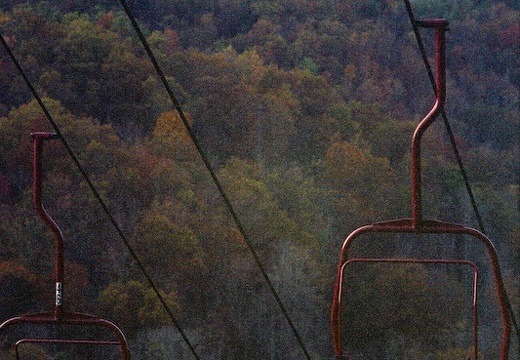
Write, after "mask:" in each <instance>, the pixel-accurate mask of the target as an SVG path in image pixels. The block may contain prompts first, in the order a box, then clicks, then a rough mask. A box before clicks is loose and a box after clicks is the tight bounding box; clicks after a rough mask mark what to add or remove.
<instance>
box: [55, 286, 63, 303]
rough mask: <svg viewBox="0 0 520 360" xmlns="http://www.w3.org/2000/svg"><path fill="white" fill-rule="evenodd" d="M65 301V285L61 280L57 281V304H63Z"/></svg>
mask: <svg viewBox="0 0 520 360" xmlns="http://www.w3.org/2000/svg"><path fill="white" fill-rule="evenodd" d="M62 301H63V287H62V285H61V283H60V282H57V283H56V305H61V303H62Z"/></svg>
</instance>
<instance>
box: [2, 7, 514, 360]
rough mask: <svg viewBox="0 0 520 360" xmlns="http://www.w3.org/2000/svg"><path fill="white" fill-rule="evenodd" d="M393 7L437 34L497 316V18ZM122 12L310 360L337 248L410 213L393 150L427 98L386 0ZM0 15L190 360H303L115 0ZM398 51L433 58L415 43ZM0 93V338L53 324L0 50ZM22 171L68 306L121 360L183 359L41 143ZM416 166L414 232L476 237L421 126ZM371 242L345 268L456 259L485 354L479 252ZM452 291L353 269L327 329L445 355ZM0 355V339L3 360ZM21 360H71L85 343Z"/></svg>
mask: <svg viewBox="0 0 520 360" xmlns="http://www.w3.org/2000/svg"><path fill="white" fill-rule="evenodd" d="M412 5H413V7H414V11H415V12H416V16H417V17H439V16H440V17H445V18H448V19H449V20H450V31H449V32H448V33H447V57H448V60H447V68H448V84H447V92H448V98H447V105H446V112H447V114H448V117H449V119H450V123H451V125H452V128H453V130H454V132H455V138H456V142H457V145H458V149H459V151H460V153H461V157H462V159H463V162H464V165H465V167H466V171H467V173H468V177H469V179H470V181H471V184H472V189H473V191H474V193H475V197H476V201H477V204H478V206H479V210H480V212H481V215H482V218H483V221H484V225H485V231H486V233H487V234H488V235H489V237H490V238H491V239H492V240H493V241H494V243H495V246H496V248H497V252H498V255H499V259H500V261H501V267H502V272H503V275H504V278H505V282H506V286H507V288H508V291H509V295H510V298H511V303H512V305H513V309H514V310H515V312H516V315H517V317H518V316H520V314H519V313H518V308H519V303H520V294H519V291H518V289H519V288H520V284H519V269H520V241H519V240H520V239H519V236H520V230H519V224H520V221H519V208H518V204H519V162H518V155H519V154H518V152H519V143H518V140H519V122H518V120H519V118H518V114H519V113H518V110H519V91H520V63H519V62H520V46H519V44H520V42H519V36H520V25H519V24H520V22H519V18H520V16H519V15H520V9H519V4H518V1H515V0H509V1H488V0H459V1H451V2H448V1H434V0H415V1H413V2H412ZM130 6H131V8H132V10H133V11H134V12H135V15H136V17H137V18H138V19H139V22H140V25H141V26H142V28H143V31H144V32H145V36H146V37H147V40H148V42H149V43H150V45H151V47H152V49H153V52H154V54H155V56H156V57H157V59H158V61H159V63H160V66H161V67H162V69H163V72H164V73H165V74H166V76H167V79H168V81H169V83H170V85H171V87H172V89H173V91H174V92H175V95H176V96H177V98H178V100H179V102H180V103H181V105H182V107H183V109H184V111H185V112H186V114H187V116H188V119H189V121H190V122H191V126H192V129H193V131H194V133H195V135H196V137H197V139H198V141H199V142H200V144H201V147H202V149H203V151H204V152H205V154H206V155H207V156H208V158H209V160H210V162H211V164H212V166H213V167H214V169H215V171H216V174H217V176H218V178H219V179H220V181H221V182H222V184H223V187H224V190H225V191H226V194H227V195H228V196H229V198H230V200H231V203H232V204H233V206H234V208H235V210H236V212H237V214H238V216H239V218H240V220H241V221H242V223H243V225H244V227H245V230H246V232H247V234H248V236H249V238H250V241H251V243H252V245H253V246H254V248H255V250H256V251H257V252H258V254H259V257H260V260H261V261H262V263H263V264H264V266H265V268H266V270H267V272H268V274H269V277H270V278H271V280H272V281H273V284H274V286H275V289H276V290H277V291H278V292H279V295H280V298H281V299H282V301H283V302H284V304H285V306H286V307H287V309H288V312H289V315H290V316H291V318H292V319H293V321H294V323H295V325H296V328H297V329H298V331H299V332H300V334H301V336H302V339H303V341H304V342H305V345H306V346H307V348H308V350H309V352H310V353H311V355H312V356H313V358H314V359H327V358H332V356H333V355H332V342H331V336H330V329H329V323H328V322H329V311H330V303H331V299H332V290H333V283H334V278H335V269H336V265H337V260H338V254H339V249H340V246H341V243H342V242H343V240H344V238H345V237H346V236H347V235H348V234H349V233H350V232H351V231H352V230H354V229H355V228H357V227H359V226H361V225H364V224H368V223H373V222H376V221H381V220H389V219H396V218H404V217H409V216H410V212H411V210H410V208H411V205H410V203H411V200H410V190H409V189H410V180H409V157H410V156H409V155H410V154H409V148H410V145H409V144H410V139H411V135H412V133H413V129H414V128H415V126H416V124H417V123H418V121H419V120H420V119H422V117H423V116H424V115H425V114H426V113H427V112H428V111H429V109H430V107H431V106H432V104H433V101H434V94H433V91H432V87H431V84H430V82H429V79H428V76H427V73H426V71H425V68H424V65H423V63H422V59H421V57H420V54H419V51H418V47H417V43H416V41H415V38H414V36H413V32H412V29H411V25H410V22H409V20H408V17H407V14H406V9H405V6H404V4H403V2H401V1H394V0H382V1H373V0H362V1H332V0H269V1H268V0H242V1H239V0H190V1H187V0H173V1H166V0H135V1H131V2H130ZM0 10H1V11H0V31H1V33H2V35H3V36H4V37H5V39H6V41H7V42H8V44H9V46H10V47H11V48H12V49H13V52H14V53H15V55H16V57H17V58H18V60H19V61H20V63H21V65H22V67H23V69H24V70H25V72H26V73H27V75H28V77H29V79H30V80H31V81H32V83H33V84H34V86H35V87H36V89H37V91H38V92H39V93H40V94H41V96H43V98H44V102H45V105H46V106H47V107H48V109H49V112H50V113H51V114H52V116H53V117H54V119H55V121H56V122H57V123H58V125H59V126H60V128H61V131H62V132H63V134H64V136H65V137H66V138H67V141H68V142H69V143H70V144H71V147H72V148H73V150H74V152H75V153H76V154H77V156H78V158H79V160H80V162H81V164H82V165H83V166H84V168H85V170H86V172H87V173H88V175H89V176H90V178H91V179H92V182H93V183H94V185H95V186H96V188H97V189H98V191H99V192H100V194H101V196H102V197H103V199H104V200H105V201H106V203H107V204H108V207H109V209H110V211H111V212H112V214H113V216H114V218H115V219H116V220H117V222H118V223H119V224H120V226H121V228H122V229H123V231H124V233H125V234H126V236H127V237H128V239H130V243H131V245H132V247H133V248H134V249H135V251H136V253H137V254H138V256H139V257H140V259H141V260H142V262H143V264H144V265H145V267H146V270H147V271H148V272H149V273H150V274H151V276H152V278H153V280H154V281H155V282H156V284H157V286H158V287H159V288H160V290H161V291H162V292H163V294H164V297H165V299H167V301H168V303H169V304H170V307H171V309H172V310H173V311H174V314H175V316H176V317H177V318H178V320H179V322H180V324H181V326H182V327H183V329H184V330H185V331H186V333H187V335H188V337H189V338H190V339H191V340H192V342H193V343H194V344H196V349H197V352H198V353H199V355H200V356H201V358H203V359H302V358H303V353H302V350H301V348H300V347H299V346H298V343H297V341H296V340H295V338H294V336H293V334H292V333H291V331H290V328H289V326H288V325H287V323H286V321H285V319H284V317H283V315H282V314H281V312H280V310H279V308H278V307H277V305H276V303H275V300H274V298H273V296H272V294H271V292H270V291H269V289H268V287H267V286H266V284H265V281H264V279H263V278H262V276H261V273H260V271H259V270H258V268H257V266H256V264H255V262H254V261H253V258H252V256H251V253H250V252H249V250H248V249H247V246H246V244H245V243H244V241H243V239H242V237H241V235H240V233H239V231H238V230H237V227H236V225H235V223H234V222H233V221H232V219H231V217H230V215H229V213H228V211H227V210H226V208H225V206H224V202H223V201H222V199H221V197H220V195H219V193H218V191H217V188H216V187H215V185H214V183H213V182H212V180H211V177H210V175H209V174H208V172H207V170H206V168H205V167H204V165H203V163H202V161H201V159H200V156H199V154H198V152H197V149H196V147H195V146H194V144H193V142H192V141H191V139H190V137H189V136H188V133H187V132H186V129H185V128H184V126H183V124H182V123H181V121H180V118H179V116H178V115H177V114H176V113H175V112H174V111H173V110H172V109H173V107H172V105H171V104H170V102H169V99H168V96H167V93H166V91H165V90H164V88H163V86H162V84H161V83H160V81H159V80H158V78H157V76H156V74H155V71H154V69H153V67H152V65H151V63H150V62H149V60H148V58H147V56H146V53H145V52H144V50H143V48H142V46H141V44H140V42H139V40H138V38H137V36H136V34H135V32H134V30H133V29H132V27H131V25H130V23H129V21H128V19H127V17H126V15H125V14H124V13H123V12H122V9H121V8H120V4H119V2H118V1H107V0H99V1H77V0H67V1H63V0H60V1H21V0H20V1H19V0H11V1H9V0H3V1H0ZM421 35H422V37H423V39H424V41H425V44H426V48H427V49H428V51H429V56H430V58H431V59H433V51H432V48H433V46H432V33H431V31H428V30H421ZM0 89H2V90H1V91H0V321H3V320H5V319H7V318H9V317H11V316H14V315H17V314H21V313H27V312H34V311H44V310H51V309H52V306H53V303H54V299H53V296H54V293H53V291H54V290H53V289H54V285H53V256H54V255H53V254H54V248H53V240H52V235H51V233H50V232H49V231H48V229H47V228H46V227H45V226H44V225H43V223H42V222H41V220H40V219H39V218H38V217H37V215H36V212H35V211H34V209H33V206H32V198H31V196H32V190H31V185H32V183H31V181H32V172H31V171H32V169H31V166H32V165H31V161H32V160H31V151H32V150H31V139H30V136H29V134H30V133H31V132H33V131H52V128H51V126H50V124H49V123H48V121H47V119H46V118H45V116H44V114H43V112H42V111H41V109H40V107H39V106H38V104H37V103H36V102H35V101H34V99H33V98H32V96H31V93H30V92H29V90H28V88H27V86H26V85H25V83H24V82H23V80H22V78H21V77H20V75H19V73H18V72H17V70H16V68H15V66H14V65H13V63H12V62H11V60H10V59H9V57H8V55H7V53H6V51H4V49H1V50H0ZM45 158H46V160H45V163H44V164H45V165H44V166H45V180H44V204H45V206H46V208H47V209H48V211H49V212H50V213H51V214H52V216H53V217H55V219H56V221H57V222H58V224H59V225H60V226H61V227H62V231H63V233H64V236H65V238H66V260H67V262H66V271H67V273H66V282H65V304H66V307H67V309H69V310H74V311H82V312H92V313H95V314H98V315H102V316H104V317H106V318H108V319H111V320H113V321H114V322H115V323H116V324H118V325H120V326H121V327H122V329H123V330H124V331H125V333H126V334H127V336H128V337H129V339H130V346H131V349H132V356H133V358H134V359H158V360H161V359H190V358H191V355H190V353H189V352H188V349H187V347H186V344H185V343H184V342H183V341H182V339H181V337H180V335H179V334H178V332H177V331H176V330H175V328H174V327H173V326H172V324H171V323H170V322H169V319H168V317H167V316H166V315H165V313H164V311H163V309H162V308H161V306H160V305H159V304H158V302H157V300H156V299H155V297H154V294H153V292H152V291H151V289H149V287H148V285H147V283H146V281H145V279H144V278H143V276H142V274H141V273H140V271H139V269H138V267H137V266H136V264H135V263H134V261H133V260H132V258H131V256H130V255H129V253H128V251H127V249H126V247H124V245H123V243H122V241H121V239H120V238H119V236H118V235H117V233H116V232H115V231H114V229H113V227H112V226H111V225H110V223H109V221H108V219H107V217H106V216H105V214H104V213H103V211H102V208H101V207H100V206H99V204H98V203H97V202H96V200H95V198H94V197H93V195H92V194H91V192H90V190H89V189H88V187H87V184H86V183H85V181H84V180H83V178H82V177H81V175H80V173H79V172H78V171H77V169H76V167H75V165H74V163H73V162H72V160H71V159H70V157H69V156H68V154H67V153H66V151H65V149H64V148H63V145H62V144H61V142H59V141H54V142H50V143H48V145H47V146H46V151H45ZM423 167H424V174H423V181H424V197H425V199H424V212H425V217H427V218H433V219H440V220H446V221H451V222H456V223H463V224H466V225H469V226H472V227H475V228H476V227H478V223H477V220H476V217H475V213H474V211H473V209H472V207H471V204H470V200H469V198H468V194H467V192H466V188H465V186H464V184H463V181H462V177H461V175H460V172H459V168H458V166H457V163H456V161H455V158H454V155H453V150H452V148H451V145H450V143H449V140H448V138H447V135H446V130H445V127H444V125H443V123H442V121H440V120H439V121H438V123H437V124H436V125H434V126H433V127H432V128H431V129H429V130H428V132H427V135H426V137H425V142H424V144H423ZM378 240H379V241H377V240H371V241H367V242H362V243H360V245H359V246H358V247H356V248H355V252H356V253H357V254H360V255H361V254H364V255H368V254H370V255H374V256H376V255H377V256H384V257H391V256H398V257H405V256H410V257H413V256H426V257H448V258H469V259H471V260H472V261H475V262H476V263H477V264H478V266H479V268H480V269H481V275H482V276H481V286H480V288H479V289H480V290H479V297H480V303H479V305H480V313H479V321H480V324H481V326H480V338H479V340H480V345H481V348H480V351H481V353H482V357H481V359H486V360H488V359H497V357H498V349H499V344H500V339H501V338H500V335H501V332H500V327H501V322H500V316H499V315H498V313H497V311H496V308H497V299H496V296H495V292H494V288H493V286H492V285H493V283H492V278H491V275H490V269H489V263H488V258H487V257H486V253H485V251H484V250H483V249H482V246H480V245H478V244H475V243H474V242H472V241H471V240H470V239H466V238H456V239H450V238H446V237H441V238H440V239H439V238H434V239H433V238H432V239H430V238H428V239H421V241H419V242H417V241H416V239H415V238H413V237H405V238H404V239H403V238H392V237H388V238H380V239H378ZM424 240H427V241H424ZM469 279H470V277H469V275H468V274H467V273H466V272H465V271H464V270H460V269H453V268H448V267H441V268H440V269H439V268H438V267H426V266H418V265H414V266H405V265H400V266H390V267H380V266H365V267H363V266H359V267H358V268H357V271H354V270H353V271H352V273H351V274H350V273H349V278H348V286H346V290H345V291H346V292H348V294H346V295H345V297H346V298H348V299H349V301H348V303H349V304H350V305H349V306H348V308H347V309H346V312H345V315H344V318H345V319H349V320H348V326H347V325H345V327H346V329H347V330H346V334H345V344H346V346H347V347H348V348H349V350H350V352H351V353H352V356H353V357H352V358H353V359H431V360H441V359H442V360H451V359H453V360H455V359H457V360H459V359H463V358H465V356H466V355H468V349H469V348H470V346H471V344H472V342H471V316H470V313H469V311H470V310H469V306H470V305H469V304H470V302H471V280H469ZM345 321H346V322H347V320H345ZM41 331H45V330H41ZM10 336H11V337H10ZM10 336H2V337H0V345H1V347H2V349H1V350H0V357H2V358H4V357H6V356H7V350H6V349H7V348H8V347H9V346H11V345H12V344H11V341H12V336H13V335H12V334H11V335H10ZM513 339H514V337H513ZM517 347H518V344H517V343H516V341H513V349H515V348H517ZM26 351H28V352H32V354H33V355H32V356H33V357H27V358H31V359H42V360H47V359H62V360H65V359H92V358H94V355H93V353H91V352H92V351H94V350H93V349H85V348H81V349H80V348H78V349H72V350H70V349H69V350H68V352H60V351H58V350H57V349H56V348H49V347H47V348H41V349H36V348H31V346H29V345H28V346H27V347H26ZM513 351H516V350H513ZM74 352H75V354H73V353H74ZM35 354H36V355H35ZM9 356H10V357H11V358H14V357H12V356H13V355H12V354H11V355H9Z"/></svg>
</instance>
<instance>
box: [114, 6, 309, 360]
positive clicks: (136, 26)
mask: <svg viewBox="0 0 520 360" xmlns="http://www.w3.org/2000/svg"><path fill="white" fill-rule="evenodd" d="M120 3H121V5H122V6H123V8H124V11H125V13H126V15H127V16H128V18H129V19H130V22H131V23H132V26H133V27H134V29H135V31H136V33H137V35H138V37H139V40H140V41H141V43H142V45H143V47H144V49H145V51H146V53H147V55H148V57H149V59H150V61H151V62H152V64H153V66H154V68H155V71H156V72H157V75H158V76H159V78H160V79H161V82H162V83H163V85H164V88H165V89H166V91H167V92H168V95H169V97H170V101H171V102H172V104H173V105H174V107H175V110H176V111H177V113H178V114H179V116H180V118H181V120H182V122H183V124H184V126H185V128H186V130H187V131H188V134H189V136H190V138H191V140H192V142H193V143H194V145H195V147H196V148H197V151H198V153H199V155H200V157H201V159H202V161H203V162H204V165H205V167H206V169H207V170H208V172H209V173H210V175H211V178H212V180H213V182H214V184H215V186H216V187H217V190H218V192H219V193H220V196H221V197H222V200H223V201H224V204H225V206H226V208H227V210H228V211H229V213H230V214H231V217H232V218H233V221H234V222H235V225H236V226H237V228H238V230H239V232H240V234H241V235H242V238H243V239H244V242H245V243H246V245H247V247H248V249H249V251H250V253H251V255H252V256H253V259H254V261H255V263H256V265H257V267H258V269H259V270H260V272H261V273H262V276H263V278H264V280H265V282H266V284H267V286H268V288H269V290H270V291H271V293H272V295H273V297H274V298H275V300H276V303H277V305H278V307H279V308H280V311H281V312H282V313H283V315H284V317H285V320H286V321H287V323H288V325H289V327H290V328H291V331H292V333H293V335H294V337H295V338H296V341H297V342H298V344H299V346H300V348H301V350H302V352H303V353H304V354H305V358H306V359H309V360H310V359H311V356H310V354H309V352H308V351H307V349H306V347H305V344H304V342H303V338H302V337H301V336H300V334H299V332H298V330H297V329H296V326H295V324H294V323H293V321H292V319H291V317H290V316H289V313H288V311H287V309H286V307H285V305H284V304H283V302H282V299H281V298H280V296H279V295H278V292H277V291H276V289H275V287H274V285H273V282H272V281H271V279H270V278H269V275H268V274H267V271H266V269H265V267H264V265H263V264H262V261H261V260H260V257H259V256H258V254H257V252H256V250H255V248H254V247H253V245H252V243H251V241H250V240H249V237H248V236H247V233H246V231H245V228H244V226H243V225H242V222H241V221H240V219H239V217H238V215H237V213H236V212H235V210H234V208H233V205H232V204H231V201H230V200H229V198H228V197H227V195H226V192H225V191H224V188H223V187H222V184H221V182H220V180H219V179H218V177H217V174H216V173H215V171H214V170H213V167H212V166H211V163H210V161H209V159H208V157H207V155H206V154H205V152H204V150H203V149H202V147H201V145H200V143H199V141H198V139H197V137H196V136H195V133H194V132H193V129H192V128H191V126H190V124H189V122H188V120H187V118H186V115H185V114H184V111H183V110H182V108H181V106H180V104H179V102H178V100H177V98H176V97H175V94H174V93H173V91H172V89H171V87H170V85H169V84H168V81H167V80H166V77H165V76H164V73H163V72H162V70H161V67H160V66H159V64H158V62H157V59H156V58H155V55H154V54H153V52H152V49H151V48H150V46H149V45H148V41H147V40H146V38H145V37H144V35H143V33H142V31H141V28H140V26H139V24H138V23H137V21H136V19H135V17H134V16H133V14H132V11H131V10H130V8H129V6H128V3H127V2H126V0H120Z"/></svg>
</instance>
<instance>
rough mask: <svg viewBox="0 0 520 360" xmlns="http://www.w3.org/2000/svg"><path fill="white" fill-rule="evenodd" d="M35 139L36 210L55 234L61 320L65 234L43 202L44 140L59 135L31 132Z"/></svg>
mask: <svg viewBox="0 0 520 360" xmlns="http://www.w3.org/2000/svg"><path fill="white" fill-rule="evenodd" d="M31 137H32V139H33V150H34V151H33V202H34V207H35V209H36V212H37V213H38V215H39V216H40V218H41V219H42V220H43V222H44V223H45V224H46V225H47V227H48V228H49V229H50V230H51V232H52V234H53V235H54V240H55V244H56V252H55V289H54V290H55V294H56V302H55V308H54V315H55V317H56V320H58V321H59V320H61V318H62V316H63V273H64V262H63V235H62V233H61V230H60V228H59V227H58V225H57V224H56V222H54V220H53V219H52V218H51V217H50V216H49V214H48V213H47V211H46V210H45V208H44V207H43V204H42V190H41V189H42V170H41V169H42V155H43V141H45V140H49V139H55V138H56V137H57V136H56V134H54V133H47V132H37V133H33V134H31Z"/></svg>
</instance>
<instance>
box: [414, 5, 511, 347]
mask: <svg viewBox="0 0 520 360" xmlns="http://www.w3.org/2000/svg"><path fill="white" fill-rule="evenodd" d="M404 3H405V6H406V12H407V13H408V18H409V19H410V23H411V25H412V27H413V32H414V35H415V39H416V40H417V45H418V46H419V51H420V53H421V57H422V60H423V62H424V66H425V68H426V71H427V73H428V77H429V78H430V82H431V84H432V88H433V91H434V93H436V92H437V89H436V85H435V77H434V75H433V71H432V67H431V65H430V62H429V60H428V55H427V54H426V49H425V47H424V43H423V41H422V38H421V34H420V32H419V27H418V26H417V21H416V19H415V15H414V12H413V9H412V5H411V4H410V0H404ZM441 115H442V119H443V120H444V125H445V127H446V131H447V133H448V136H449V138H450V143H451V146H452V148H453V153H454V154H455V158H456V161H457V164H458V166H459V171H460V173H461V176H462V178H463V180H464V185H465V186H466V191H467V193H468V196H469V198H470V201H471V206H472V207H473V211H474V212H475V217H476V218H477V221H478V224H479V228H480V231H481V232H482V233H483V234H485V233H486V231H485V228H484V222H483V221H482V217H481V215H480V212H479V210H478V206H477V202H476V201H475V196H474V195H473V191H472V189H471V184H470V181H469V178H468V175H467V173H466V170H465V168H464V164H463V162H462V158H461V156H460V153H459V150H458V148H457V143H456V141H455V136H454V135H453V131H452V129H451V125H450V122H449V120H448V116H447V115H446V111H445V110H444V109H442V111H441ZM504 292H505V293H506V297H505V300H506V304H507V306H508V308H509V313H510V314H511V320H512V322H513V326H514V328H515V332H516V335H517V339H518V347H519V352H520V331H519V328H518V323H517V321H516V318H515V314H514V312H513V309H512V306H511V302H510V301H509V296H508V294H507V292H506V291H505V289H504Z"/></svg>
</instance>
